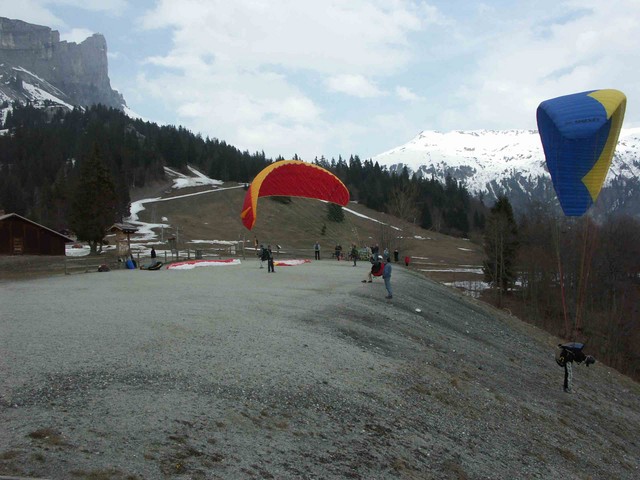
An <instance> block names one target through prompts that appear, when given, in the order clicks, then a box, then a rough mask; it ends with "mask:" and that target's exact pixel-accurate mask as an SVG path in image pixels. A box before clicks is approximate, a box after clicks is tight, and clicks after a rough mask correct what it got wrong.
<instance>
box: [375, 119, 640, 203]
mask: <svg viewBox="0 0 640 480" xmlns="http://www.w3.org/2000/svg"><path fill="white" fill-rule="evenodd" d="M639 159H640V128H635V129H625V130H622V132H621V134H620V140H619V142H618V147H617V149H616V155H615V157H614V160H613V162H612V166H611V170H610V173H609V175H608V177H607V181H606V183H605V184H609V183H611V181H612V180H613V179H614V178H615V177H617V176H622V177H624V178H630V177H637V176H638V175H640V161H639ZM373 161H374V162H378V163H379V164H380V165H383V166H387V167H389V169H390V170H391V171H398V170H401V169H402V168H403V167H404V166H406V167H407V168H408V169H409V171H410V173H412V172H415V173H417V174H418V175H420V176H423V177H427V178H430V177H431V176H432V175H433V176H435V178H437V179H439V180H441V181H443V180H444V178H445V177H446V175H447V174H450V175H451V176H453V177H454V178H456V179H458V180H461V181H463V182H464V183H465V184H466V185H467V187H468V188H469V189H470V190H471V191H487V190H490V189H489V188H488V186H487V184H488V183H490V182H492V181H498V182H499V181H501V180H503V179H506V178H511V177H514V176H522V177H525V178H527V177H529V178H531V179H534V178H536V177H539V176H542V177H547V178H549V174H548V172H547V170H546V167H545V161H544V152H543V150H542V144H541V143H540V136H539V135H538V132H537V131H535V130H504V131H495V130H474V131H452V132H446V133H445V132H436V131H423V132H421V133H420V134H419V135H418V136H417V137H415V138H414V139H413V140H411V141H410V142H408V143H406V144H405V145H402V146H400V147H397V148H394V149H392V150H389V151H387V152H384V153H381V154H379V155H377V156H375V157H373Z"/></svg>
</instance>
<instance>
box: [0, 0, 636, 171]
mask: <svg viewBox="0 0 640 480" xmlns="http://www.w3.org/2000/svg"><path fill="white" fill-rule="evenodd" d="M0 16H4V17H9V18H15V19H20V20H24V21H27V22H30V23H36V24H39V25H46V26H49V27H51V28H53V29H55V30H58V31H59V32H60V35H61V38H62V39H63V40H68V41H75V42H81V41H82V40H84V39H85V38H86V37H87V36H89V35H91V34H92V33H102V34H103V35H104V36H105V37H106V40H107V45H108V49H109V76H110V78H111V85H112V86H113V87H114V88H115V89H116V90H118V91H120V92H121V93H122V94H123V95H124V98H125V100H126V101H127V104H128V106H129V107H130V108H131V109H132V110H133V111H134V112H136V113H138V114H140V115H141V116H143V117H144V118H145V119H147V120H150V121H154V122H158V123H165V124H173V125H182V126H184V127H186V128H188V129H190V130H192V131H193V132H196V133H201V134H202V135H203V136H209V137H212V138H214V137H215V138H219V139H221V140H225V141H226V142H228V143H230V144H233V145H235V146H237V147H238V148H241V149H243V150H245V149H246V150H249V151H251V152H254V151H261V150H264V152H265V153H266V154H267V156H268V157H272V158H273V157H276V156H277V155H282V156H284V157H285V158H290V157H292V156H293V154H294V153H297V154H298V155H299V156H300V157H301V158H302V159H304V160H309V161H311V160H313V159H314V158H315V157H316V156H317V157H320V156H322V155H324V156H325V157H326V158H331V157H335V158H337V156H338V155H342V156H343V157H347V158H348V156H349V155H350V154H358V155H360V156H361V157H362V158H370V157H372V156H374V155H376V154H378V153H382V152H383V151H386V150H389V149H391V148H394V147H397V146H399V145H401V144H404V143H406V142H408V141H409V140H411V139H412V138H413V137H414V136H416V135H417V134H418V133H419V132H420V131H422V130H443V131H448V130H471V129H473V130H475V129H522V128H524V129H534V128H536V126H535V110H536V107H537V106H538V104H539V103H540V102H541V101H543V100H545V99H548V98H553V97H556V96H559V95H565V94H569V93H576V92H581V91H584V90H593V89H598V88H617V89H619V90H622V91H623V92H624V93H625V94H626V95H627V97H628V99H629V103H628V105H627V116H626V120H625V124H624V127H636V126H640V109H639V108H638V107H637V102H636V101H635V99H638V98H640V82H639V81H638V72H640V48H638V47H637V42H638V39H640V0H579V1H575V0H566V1H565V0H535V1H531V0H526V1H520V0H487V1H484V2H474V1H472V0H434V1H398V0H379V1H378V0H368V1H364V0H344V1H336V0H324V1H311V0H159V1H153V0H135V1H134V0H113V1H108V0H50V1H47V0H20V1H16V0H0Z"/></svg>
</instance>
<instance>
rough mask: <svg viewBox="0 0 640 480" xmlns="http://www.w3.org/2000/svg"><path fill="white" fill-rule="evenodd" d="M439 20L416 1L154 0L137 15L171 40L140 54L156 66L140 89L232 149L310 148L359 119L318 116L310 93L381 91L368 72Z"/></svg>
mask: <svg viewBox="0 0 640 480" xmlns="http://www.w3.org/2000/svg"><path fill="white" fill-rule="evenodd" d="M439 21H441V18H440V15H439V14H438V11H437V9H435V8H433V7H428V6H425V5H424V4H423V3H422V2H417V1H416V2H399V1H393V2H388V1H383V0H375V1H364V0H352V1H350V2H341V1H330V2H321V3H318V2H313V1H303V0H285V1H281V2H268V1H235V2H228V1H224V0H211V1H208V2H203V1H198V0H180V1H178V0H161V1H159V2H158V3H157V5H156V7H155V8H154V9H153V10H152V11H150V12H148V13H147V15H146V16H145V17H144V19H143V22H142V23H143V26H144V27H145V28H147V29H168V30H169V31H170V32H171V35H172V42H173V43H172V47H171V49H170V50H169V51H167V52H165V53H163V54H161V55H155V56H153V57H150V58H148V59H147V62H148V64H149V65H153V66H154V67H159V68H161V69H162V70H164V72H165V73H164V74H161V75H159V76H156V75H155V74H154V75H153V76H152V75H145V76H144V79H145V84H144V86H143V87H142V88H144V89H146V91H147V92H148V93H154V95H155V98H156V99H157V100H159V101H162V102H164V104H165V105H166V108H168V109H170V110H173V111H176V112H178V115H179V118H180V119H181V121H184V122H185V124H186V125H187V126H188V127H189V128H192V129H194V130H197V131H200V132H203V133H205V134H209V133H210V132H211V134H212V135H215V136H217V137H219V138H224V139H225V140H227V141H228V142H230V143H232V144H234V145H237V146H239V147H240V148H248V149H250V150H254V149H263V148H264V149H265V151H266V152H267V155H272V156H275V155H278V154H283V155H286V154H287V153H288V154H289V155H292V154H293V153H298V154H300V155H303V158H309V157H314V156H320V155H322V154H327V152H328V151H329V150H330V149H331V150H332V151H335V148H337V147H336V145H341V144H343V140H345V143H344V145H347V143H346V139H345V138H344V137H343V135H342V134H343V132H345V129H346V131H362V127H357V126H355V125H354V124H353V123H351V122H349V121H340V122H338V121H337V120H336V119H335V118H325V116H326V115H327V112H326V111H325V108H323V107H321V106H320V104H319V101H323V102H329V104H330V103H331V102H340V101H341V100H340V97H336V98H335V99H333V96H332V95H331V94H334V95H335V94H336V93H342V94H347V95H349V96H355V97H359V98H363V99H367V98H374V97H380V96H383V95H384V94H385V92H384V91H383V90H382V89H381V88H379V87H378V84H379V83H378V79H382V78H384V77H387V76H389V75H393V74H395V73H396V72H397V71H398V70H399V69H401V68H404V67H406V66H407V65H408V64H409V63H410V61H411V59H412V56H413V55H414V52H413V50H412V46H411V38H410V35H411V34H412V33H416V32H419V31H420V30H421V29H424V28H425V26H427V25H431V24H435V23H437V22H439ZM345 72H349V73H345ZM322 79H324V80H322ZM322 86H324V87H326V88H328V90H329V93H330V94H329V95H327V92H326V91H325V92H322V91H321V90H319V88H320V87H322ZM323 105H324V104H323ZM338 123H340V124H341V125H342V129H339V128H337V127H336V125H337V124H338ZM361 134H362V133H361ZM350 142H351V143H350V144H348V145H347V146H346V147H345V148H347V149H348V150H351V151H353V150H354V149H353V138H351V139H350Z"/></svg>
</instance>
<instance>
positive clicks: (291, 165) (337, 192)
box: [240, 160, 349, 230]
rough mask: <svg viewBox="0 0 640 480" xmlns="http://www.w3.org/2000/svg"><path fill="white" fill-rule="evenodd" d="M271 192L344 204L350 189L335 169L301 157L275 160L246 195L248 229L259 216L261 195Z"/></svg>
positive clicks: (266, 195)
mask: <svg viewBox="0 0 640 480" xmlns="http://www.w3.org/2000/svg"><path fill="white" fill-rule="evenodd" d="M268 196H287V197H305V198H316V199H318V200H325V201H327V202H331V203H337V204H338V205H342V206H345V205H346V204H347V203H349V190H347V187H345V186H344V184H343V183H342V182H341V181H340V179H339V178H338V177H336V176H335V175H334V174H333V173H331V172H329V171H328V170H325V169H324V168H322V167H319V166H317V165H313V164H311V163H306V162H302V161H299V160H282V161H279V162H275V163H272V164H271V165H269V166H268V167H266V168H265V169H264V170H262V171H261V172H260V173H259V174H258V175H256V178H255V179H254V180H253V182H252V183H251V185H250V186H249V190H247V194H246V195H245V197H244V204H243V205H242V213H241V214H240V217H241V218H242V223H243V224H244V226H245V227H247V228H248V229H249V230H251V229H252V228H253V225H254V224H255V222H256V219H257V212H258V198H259V197H268Z"/></svg>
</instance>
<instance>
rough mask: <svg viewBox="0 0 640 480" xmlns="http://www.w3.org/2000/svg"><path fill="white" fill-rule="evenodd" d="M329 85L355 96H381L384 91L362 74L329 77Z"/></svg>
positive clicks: (330, 88)
mask: <svg viewBox="0 0 640 480" xmlns="http://www.w3.org/2000/svg"><path fill="white" fill-rule="evenodd" d="M326 83H327V87H328V88H329V90H331V91H334V92H340V93H345V94H347V95H352V96H354V97H360V98H371V97H379V96H381V95H383V94H384V93H383V92H382V91H381V90H380V89H379V88H378V87H376V86H375V85H374V84H373V83H372V82H371V81H370V80H368V79H367V78H365V77H363V76H362V75H349V74H345V75H335V76H333V77H330V78H328V79H327V82H326Z"/></svg>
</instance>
